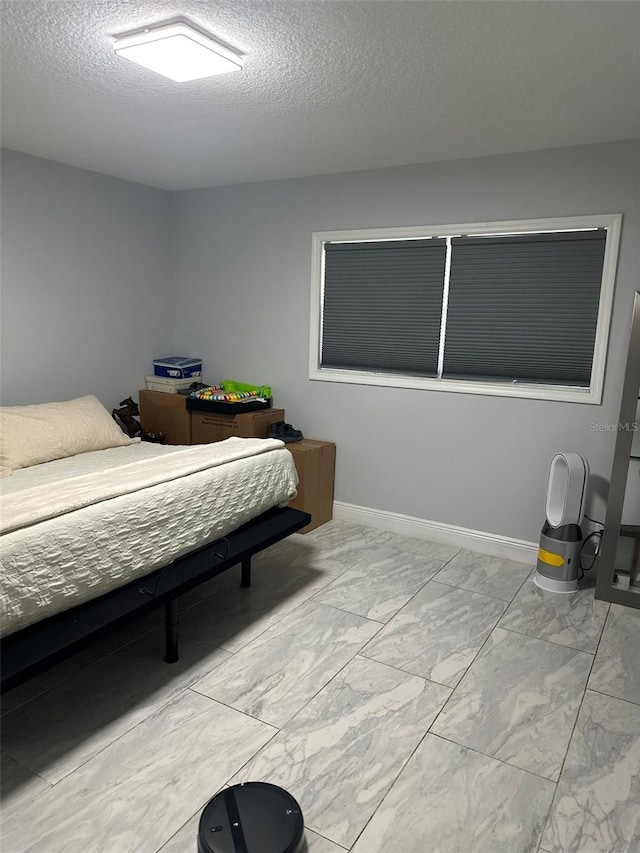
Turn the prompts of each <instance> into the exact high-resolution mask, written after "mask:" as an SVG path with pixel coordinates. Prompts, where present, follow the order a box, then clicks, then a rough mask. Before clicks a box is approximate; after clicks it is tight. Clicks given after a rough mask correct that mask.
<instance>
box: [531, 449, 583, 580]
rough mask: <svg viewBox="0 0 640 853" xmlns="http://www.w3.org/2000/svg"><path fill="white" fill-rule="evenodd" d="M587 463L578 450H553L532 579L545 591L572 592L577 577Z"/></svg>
mask: <svg viewBox="0 0 640 853" xmlns="http://www.w3.org/2000/svg"><path fill="white" fill-rule="evenodd" d="M588 477H589V466H588V464H587V461H586V459H584V458H583V457H582V456H580V454H579V453H556V455H555V456H554V457H553V459H552V460H551V470H550V471H549V487H548V489H547V504H546V516H547V520H546V521H545V523H544V526H543V528H542V533H541V534H540V547H539V549H538V563H537V565H536V575H535V578H534V582H535V584H536V586H539V587H540V589H544V590H547V591H548V592H564V593H567V592H575V591H576V590H577V589H578V581H579V579H580V553H581V551H582V530H581V529H580V520H581V519H582V505H583V502H584V496H585V488H586V484H587V479H588Z"/></svg>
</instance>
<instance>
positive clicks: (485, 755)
mask: <svg viewBox="0 0 640 853" xmlns="http://www.w3.org/2000/svg"><path fill="white" fill-rule="evenodd" d="M427 734H429V735H431V736H432V737H439V738H440V740H446V741H447V742H448V743H452V744H453V745H454V746H459V747H460V749H468V750H469V751H470V752H475V754H476V755H481V756H482V757H483V758H488V759H490V760H491V761H498V762H499V763H500V764H505V765H506V766H507V767H512V768H513V769H514V770H519V771H520V772H521V773H528V774H529V776H535V777H536V779H543V780H544V781H545V782H549V784H551V785H554V786H557V785H558V782H557V781H556V780H555V779H549V777H548V776H542V775H541V774H540V773H534V772H533V770H527V768H526V767H520V766H519V765H518V764H512V763H511V762H510V761H505V760H504V758H498V756H497V755H489V754H488V753H486V752H482V750H480V749H476V748H475V747H474V746H469V744H466V743H458V741H457V740H454V739H453V738H450V737H445V735H441V734H438V732H432V731H431V730H429V731H428V732H427Z"/></svg>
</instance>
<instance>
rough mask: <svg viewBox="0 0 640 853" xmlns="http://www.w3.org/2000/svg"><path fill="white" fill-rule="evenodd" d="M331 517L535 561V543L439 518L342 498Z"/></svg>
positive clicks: (433, 540)
mask: <svg viewBox="0 0 640 853" xmlns="http://www.w3.org/2000/svg"><path fill="white" fill-rule="evenodd" d="M333 517H334V518H335V519H337V520H338V521H350V522H352V523H353V524H362V525H364V526H365V527H375V528H376V529H377V530H387V531H389V532H390V533H400V534H402V535H403V536H415V538H416V539H429V540H431V541H432V542H442V543H444V544H445V545H455V546H457V547H458V548H465V549H466V550H468V551H478V552H479V553H481V554H490V555H491V556H492V557H502V558H504V559H506V560H518V561H520V562H523V563H531V564H533V563H535V561H536V555H537V552H538V545H537V544H536V543H535V542H526V541H525V540H523V539H513V538H512V537H510V536H500V535H499V534H497V533H485V532H484V531H482V530H471V529H469V528H468V527H457V526H456V525H454V524H443V523H442V522H440V521H428V520H427V519H426V518H416V517H415V516H413V515H402V514H401V513H399V512H386V511H385V510H382V509H371V508H370V507H366V506H356V504H348V503H343V502H342V501H334V504H333Z"/></svg>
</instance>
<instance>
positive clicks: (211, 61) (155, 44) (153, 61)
mask: <svg viewBox="0 0 640 853" xmlns="http://www.w3.org/2000/svg"><path fill="white" fill-rule="evenodd" d="M113 49H114V50H115V52H116V53H117V54H118V56H124V58H125V59H130V60H131V61H132V62H137V63H138V65H143V66H144V67H145V68H149V69H150V70H151V71H156V72H157V73H158V74H162V75H164V76H165V77H169V78H170V79H171V80H175V81H176V82H178V83H184V82H185V81H186V80H199V79H201V78H202V77H213V76H214V75H216V74H226V73H227V72H229V71H240V70H242V57H241V56H239V55H238V54H237V53H234V52H233V51H232V50H230V49H229V48H228V47H226V46H225V45H223V44H220V43H219V42H218V41H216V40H215V39H214V38H213V36H209V35H205V34H204V33H201V32H198V30H195V29H193V28H192V27H190V26H189V25H188V24H183V23H173V24H166V25H164V26H158V27H152V28H149V29H146V30H143V31H142V32H138V33H133V34H131V35H126V36H123V37H122V38H119V39H118V40H117V41H116V43H115V45H114V46H113Z"/></svg>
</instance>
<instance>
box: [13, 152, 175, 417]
mask: <svg viewBox="0 0 640 853" xmlns="http://www.w3.org/2000/svg"><path fill="white" fill-rule="evenodd" d="M170 226H171V222H170V196H169V193H167V192H164V191H162V190H156V189H150V188H149V187H143V186H141V185H139V184H133V183H129V182H127V181H121V180H116V179H115V178H110V177H106V176H104V175H99V174H96V173H95V172H87V171H84V170H81V169H74V168H71V167H69V166H63V165H61V164H59V163H54V162H51V161H49V160H42V159H40V158H37V157H30V156H27V155H24V154H18V153H16V152H14V151H3V156H2V294H1V302H0V308H1V314H2V325H1V335H2V337H1V340H0V345H1V350H0V352H1V355H2V372H1V383H2V385H1V387H2V403H3V405H22V404H26V403H40V402H47V401H50V400H64V399H69V398H72V397H78V396H80V395H82V394H89V393H93V394H96V396H97V397H99V398H100V399H101V400H102V402H103V403H104V404H105V405H107V406H108V407H111V406H113V405H114V403H117V402H118V401H119V400H121V399H122V398H123V397H125V396H128V395H129V394H131V393H134V392H136V391H137V390H138V389H139V388H140V387H143V386H142V383H143V382H144V376H145V374H146V373H149V372H150V368H151V363H152V359H153V358H154V356H155V355H157V354H160V353H162V352H165V345H166V343H167V337H168V330H169V328H170V325H171V313H172V308H173V306H172V304H171V303H170V301H169V300H170V298H171V244H170V238H171V234H170ZM165 354H168V353H165Z"/></svg>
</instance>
